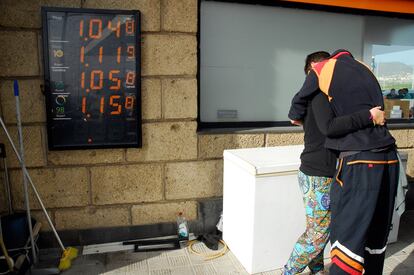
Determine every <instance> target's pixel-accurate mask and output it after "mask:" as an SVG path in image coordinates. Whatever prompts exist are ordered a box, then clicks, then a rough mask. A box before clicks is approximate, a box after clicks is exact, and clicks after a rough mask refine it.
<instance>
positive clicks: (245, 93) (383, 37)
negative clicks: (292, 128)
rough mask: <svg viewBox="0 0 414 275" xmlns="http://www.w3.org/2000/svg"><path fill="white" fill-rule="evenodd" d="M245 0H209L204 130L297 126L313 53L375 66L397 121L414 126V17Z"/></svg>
mask: <svg viewBox="0 0 414 275" xmlns="http://www.w3.org/2000/svg"><path fill="white" fill-rule="evenodd" d="M230 2H231V3H230ZM245 2H246V1H243V4H242V3H234V1H223V2H218V1H201V4H200V40H199V43H200V50H199V55H200V69H199V83H200V86H199V101H200V102H199V103H200V104H199V128H200V129H203V128H204V127H205V128H210V127H211V128H215V127H217V128H221V127H227V128H233V127H235V128H237V127H244V126H247V127H262V126H264V127H266V126H288V125H290V123H289V122H288V117H287V113H288V110H289V107H290V102H291V99H292V97H293V96H294V94H295V93H296V92H297V91H298V90H299V89H300V87H301V85H302V83H303V81H304V78H305V74H304V72H303V67H304V60H305V57H306V55H307V54H309V53H311V52H314V51H320V50H325V51H328V52H333V51H334V50H336V49H347V50H349V51H350V52H351V53H352V54H353V55H354V57H355V58H356V59H359V60H362V61H363V62H364V63H365V64H367V65H368V66H370V67H371V69H372V72H373V73H374V74H375V76H376V77H377V78H378V81H379V83H380V86H381V89H382V92H383V95H384V104H385V111H386V113H387V119H388V122H389V123H395V122H398V123H409V122H414V118H413V112H414V20H413V19H407V18H403V16H402V17H401V18H398V17H395V16H394V17H391V16H386V15H387V14H385V15H381V16H378V15H376V14H373V13H370V12H369V11H367V12H366V14H362V12H358V13H350V12H349V11H344V12H341V10H337V9H336V10H335V11H325V10H323V11H322V10H315V9H299V8H291V7H281V6H274V5H272V6H265V5H251V4H245ZM253 2H254V1H252V3H253Z"/></svg>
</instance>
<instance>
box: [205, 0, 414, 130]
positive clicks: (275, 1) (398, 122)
mask: <svg viewBox="0 0 414 275" xmlns="http://www.w3.org/2000/svg"><path fill="white" fill-rule="evenodd" d="M201 2H222V3H235V4H249V5H261V6H269V7H281V8H292V9H300V10H315V11H325V12H331V13H340V14H352V15H370V16H381V17H389V18H398V19H409V20H413V22H414V13H398V12H386V11H377V10H366V9H356V8H346V7H337V6H326V5H320V4H311V3H299V2H289V1H282V0H258V1H253V0H198V1H197V132H204V131H211V130H219V131H220V130H224V131H226V132H227V130H230V129H231V130H230V132H236V131H237V130H242V129H259V128H270V127H288V126H292V124H290V122H289V121H237V122H203V121H201V115H200V107H201V102H200V98H201V97H200V94H201V91H200V13H201V11H200V10H201ZM388 126H389V128H414V119H411V120H408V119H392V120H388ZM292 127H296V126H292ZM284 131H285V129H284Z"/></svg>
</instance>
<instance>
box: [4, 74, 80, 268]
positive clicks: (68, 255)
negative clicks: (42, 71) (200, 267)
mask: <svg viewBox="0 0 414 275" xmlns="http://www.w3.org/2000/svg"><path fill="white" fill-rule="evenodd" d="M14 89H15V91H14V92H15V96H16V97H18V95H19V91H18V90H19V88H18V84H17V81H16V80H15V82H14ZM0 124H1V126H2V127H3V130H4V132H5V133H6V136H7V139H8V140H9V142H10V145H11V146H12V148H13V151H14V153H15V154H16V157H17V159H18V161H19V163H20V166H21V167H22V171H23V177H26V178H27V180H28V181H29V183H30V186H31V187H32V189H33V192H34V194H35V195H36V198H37V200H38V202H39V204H40V206H41V208H42V210H43V213H44V214H45V217H46V220H47V222H48V223H49V225H50V228H51V229H52V231H53V233H54V235H55V237H56V240H57V241H58V243H59V246H60V248H61V249H62V251H63V252H62V257H61V259H60V262H59V267H58V268H59V270H66V269H69V268H70V266H71V261H72V260H73V259H75V258H76V257H77V256H78V250H77V249H76V248H74V247H67V248H66V247H65V246H64V245H63V243H62V241H61V239H60V237H59V234H58V233H57V231H56V228H55V226H54V225H53V223H52V221H51V219H50V217H49V215H48V213H47V211H46V208H45V206H44V204H43V202H42V200H41V198H40V195H39V193H38V192H37V189H36V186H35V185H34V183H33V181H32V178H31V177H30V175H29V172H28V171H27V169H26V166H25V164H24V162H23V160H22V158H21V157H20V154H19V152H18V151H17V149H16V146H15V145H14V143H13V140H12V138H11V136H10V134H9V132H8V130H7V128H6V125H5V124H4V122H3V119H2V118H1V117H0ZM26 191H27V190H26Z"/></svg>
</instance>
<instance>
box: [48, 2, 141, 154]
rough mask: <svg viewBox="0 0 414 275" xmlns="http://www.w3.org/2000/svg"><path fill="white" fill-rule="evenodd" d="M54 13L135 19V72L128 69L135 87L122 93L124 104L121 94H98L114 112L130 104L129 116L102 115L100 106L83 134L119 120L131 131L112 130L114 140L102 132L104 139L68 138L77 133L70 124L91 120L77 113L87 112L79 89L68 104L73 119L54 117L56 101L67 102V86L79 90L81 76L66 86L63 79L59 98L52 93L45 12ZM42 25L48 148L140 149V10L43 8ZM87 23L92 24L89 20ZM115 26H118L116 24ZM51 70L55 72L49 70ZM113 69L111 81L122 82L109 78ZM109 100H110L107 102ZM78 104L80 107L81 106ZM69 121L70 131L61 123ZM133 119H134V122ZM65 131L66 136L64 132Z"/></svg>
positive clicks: (92, 77) (133, 54)
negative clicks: (61, 92)
mask: <svg viewBox="0 0 414 275" xmlns="http://www.w3.org/2000/svg"><path fill="white" fill-rule="evenodd" d="M54 13H62V14H65V16H66V17H68V15H77V16H84V18H85V20H86V19H87V18H90V17H92V16H101V17H102V18H105V19H107V18H106V17H105V16H112V17H116V16H124V17H128V18H129V17H133V18H134V21H133V23H132V24H133V26H134V28H133V30H134V35H135V39H134V41H133V42H134V46H133V50H132V60H134V61H135V68H134V69H135V73H133V71H129V73H132V74H133V79H134V80H133V82H132V83H134V86H131V87H133V88H130V87H128V93H126V92H124V94H123V95H124V97H125V102H124V103H122V104H124V105H121V103H120V101H121V99H120V97H121V96H118V95H115V99H114V98H112V96H113V95H111V94H110V95H111V96H110V98H108V94H103V93H104V92H105V91H103V90H104V89H102V91H101V93H102V94H103V95H102V96H101V106H107V105H108V104H110V106H111V107H115V108H117V110H118V113H117V114H120V113H121V112H120V110H121V107H123V108H127V107H129V109H128V112H129V113H130V115H129V117H128V118H127V117H126V115H125V112H124V116H123V117H121V116H119V117H120V118H119V119H118V118H117V119H114V116H112V117H111V116H110V115H105V114H104V111H103V107H101V109H100V113H101V114H100V118H99V119H98V121H95V122H94V124H93V126H90V127H89V128H90V129H89V130H86V131H88V134H86V136H85V137H87V136H89V135H90V134H89V132H91V131H93V132H95V129H96V128H99V127H96V126H97V125H98V126H99V125H100V126H101V127H106V128H108V129H109V128H116V127H111V125H115V126H116V123H118V122H119V123H123V124H122V125H121V126H122V127H120V128H121V129H124V128H126V127H130V128H131V129H133V130H134V131H132V132H131V131H129V132H128V133H126V130H125V131H124V132H123V134H119V132H118V133H116V131H115V130H114V131H115V134H114V135H115V136H116V134H118V136H116V139H117V140H116V141H110V140H108V138H107V135H105V134H104V135H103V136H104V140H103V141H102V140H100V141H98V142H96V143H95V142H94V141H93V139H92V138H85V140H82V141H79V139H78V140H76V141H74V140H73V141H72V140H69V139H68V137H67V136H71V135H73V137H75V135H76V131H75V129H76V128H75V126H74V125H72V124H76V123H78V124H81V123H82V120H83V121H85V122H87V121H88V118H91V121H92V120H93V115H92V116H91V115H90V114H88V116H89V117H88V118H87V117H86V116H85V117H84V118H82V117H81V116H80V115H79V112H81V111H82V112H84V114H86V113H87V112H85V110H86V107H85V106H86V103H85V102H86V96H84V97H82V101H81V102H82V103H80V101H79V94H80V92H79V91H75V92H74V97H78V100H71V105H70V107H71V109H70V111H71V112H72V113H74V112H75V113H76V112H77V114H76V115H74V116H75V118H74V119H73V120H72V117H70V115H69V116H68V117H66V114H63V115H62V116H63V117H61V118H56V116H57V111H56V108H57V107H56V105H57V104H56V103H58V100H62V102H63V103H61V104H66V99H67V98H68V97H69V96H70V95H71V94H70V88H68V90H69V91H66V87H72V90H73V89H78V90H80V89H81V88H80V87H78V86H79V85H80V82H79V81H80V78H81V76H80V75H79V81H78V82H77V84H75V83H76V82H73V81H72V83H68V85H67V83H64V84H62V83H63V81H62V83H61V84H62V85H63V86H64V87H65V88H64V90H65V92H66V94H68V96H65V95H63V96H61V95H60V96H61V97H62V98H60V99H58V98H57V97H58V96H56V93H53V92H56V90H54V89H55V88H56V87H52V83H53V85H55V82H53V79H52V76H51V69H53V68H52V67H53V64H52V63H51V62H50V59H51V58H50V54H51V50H53V49H52V48H51V47H50V45H51V43H50V41H49V39H50V38H49V24H50V22H49V20H48V14H54ZM66 17H65V19H66ZM89 20H91V19H89ZM98 20H99V19H97V21H98ZM110 21H111V18H110V19H108V28H109V23H110ZM118 22H119V20H118ZM123 23H125V22H123ZM42 24H43V25H42V26H43V30H42V34H43V61H44V80H45V85H44V89H45V97H46V115H47V134H48V146H49V149H50V150H68V149H100V148H131V147H135V148H140V147H142V121H141V110H142V109H141V68H140V67H141V47H140V45H141V44H140V41H141V28H140V27H141V23H140V12H139V11H138V10H101V9H83V8H81V9H79V8H54V7H42ZM118 24H120V23H118ZM132 24H131V25H132ZM89 25H91V22H90V21H89ZM101 25H102V20H101ZM111 26H112V25H111ZM121 26H122V25H121ZM89 27H90V28H91V29H89V34H90V33H91V30H92V27H91V26H89ZM86 28H87V27H86ZM115 28H116V27H115ZM118 28H119V25H118ZM82 29H83V21H82ZM111 30H112V31H113V32H115V30H114V29H111ZM64 31H73V32H79V33H80V32H81V27H79V30H78V29H73V30H72V29H69V30H67V29H66V28H65V30H64ZM86 31H87V30H86ZM117 31H118V30H117ZM92 32H94V31H92ZM116 34H117V35H119V33H116ZM65 35H66V34H65ZM125 36H126V35H125ZM91 37H92V36H91ZM119 37H120V35H119V36H118V38H119ZM79 39H81V38H79ZM131 39H133V38H131ZM85 40H86V38H85ZM66 42H68V41H66ZM69 42H70V41H69ZM75 42H76V41H75ZM123 42H125V41H123ZM78 43H80V42H78ZM98 43H101V44H103V45H104V46H112V47H113V45H105V43H104V41H99V42H98ZM82 48H85V47H82ZM101 48H102V47H101ZM119 48H121V47H119ZM129 50H130V49H129V47H128V49H127V51H128V56H127V57H128V58H130V56H129ZM58 54H59V53H58ZM60 54H61V55H63V52H61V53H60ZM118 55H119V56H120V55H121V54H120V51H119V53H118ZM80 56H81V54H79V55H76V56H73V57H72V56H70V58H80ZM127 57H126V58H127ZM134 57H135V58H134ZM81 60H82V59H81ZM100 60H101V59H100ZM119 60H120V59H119ZM119 63H121V62H119ZM124 63H125V60H124ZM120 65H121V64H120ZM122 65H124V64H122ZM125 67H126V66H125V65H124V66H123V68H125ZM54 68H56V67H54ZM62 68H65V67H62ZM123 70H124V71H125V70H126V69H123ZM80 71H81V69H80ZM52 72H54V71H52ZM92 72H94V71H92ZM95 72H99V73H101V72H102V73H103V72H104V69H102V71H95ZM113 72H115V71H110V72H109V78H110V79H111V80H112V81H115V82H118V81H121V79H122V78H114V77H111V75H112V73H113ZM117 72H121V69H119V70H118V71H117ZM127 72H128V71H127ZM83 73H84V74H85V72H83ZM107 73H108V72H107ZM72 74H73V72H72ZM114 75H115V74H114ZM83 76H84V75H82V79H83ZM125 78H127V77H125ZM72 79H74V81H75V79H76V78H75V77H73V78H72ZM99 79H101V76H100V75H99ZM102 79H103V80H105V83H106V82H108V81H107V79H105V78H104V77H102ZM118 79H120V80H118ZM103 80H99V83H102V82H100V81H103ZM90 81H91V83H92V82H95V75H93V74H92V73H91V80H90ZM125 81H126V82H127V80H125ZM119 83H120V82H118V89H119V91H120V92H121V91H122V88H120V86H119ZM90 85H91V88H92V85H95V84H90ZM105 85H107V84H105ZM125 85H127V84H125ZM55 86H56V85H55ZM101 87H103V86H102V85H101ZM111 87H112V86H111ZM125 89H126V88H124V90H125ZM88 90H89V89H88ZM76 92H77V94H76ZM109 92H111V91H109ZM125 94H128V95H129V96H125ZM105 96H106V98H105ZM128 97H129V98H128ZM84 98H85V102H83V100H84ZM102 98H103V100H102ZM109 99H110V100H109ZM128 99H129V100H128ZM116 100H119V102H116ZM102 101H103V102H105V101H106V102H105V104H106V105H103V103H102ZM108 101H109V102H110V103H108ZM128 101H129V102H128ZM59 103H60V102H59ZM80 104H81V105H82V106H80ZM106 111H107V110H106ZM63 112H65V109H63ZM114 112H116V110H115V111H112V112H110V114H112V113H114ZM68 121H71V122H69V123H72V124H65V125H70V126H71V127H72V128H71V127H68V128H69V130H66V128H65V127H66V126H63V125H64V123H68ZM117 121H118V122H117ZM135 121H136V125H135ZM110 123H112V124H110ZM128 123H129V124H128ZM131 125H132V126H131ZM83 127H85V128H87V129H88V127H86V126H83ZM123 127H124V128H123ZM135 127H136V128H135ZM62 129H63V130H62ZM128 129H129V128H128ZM65 131H67V132H65ZM121 132H122V131H121ZM65 133H66V134H67V135H65ZM104 133H105V132H104ZM135 133H136V135H135ZM122 135H123V136H122ZM128 135H129V137H128ZM95 136H96V137H99V138H102V136H101V135H99V134H96V133H95ZM74 139H75V138H74Z"/></svg>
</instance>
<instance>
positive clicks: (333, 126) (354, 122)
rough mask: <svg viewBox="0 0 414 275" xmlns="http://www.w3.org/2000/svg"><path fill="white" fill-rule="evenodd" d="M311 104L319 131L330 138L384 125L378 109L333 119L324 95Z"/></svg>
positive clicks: (382, 115)
mask: <svg viewBox="0 0 414 275" xmlns="http://www.w3.org/2000/svg"><path fill="white" fill-rule="evenodd" d="M311 104H312V111H313V112H314V115H315V120H316V124H317V126H318V128H319V130H320V131H321V132H322V134H324V135H325V136H327V137H330V138H335V137H340V136H344V135H346V134H348V133H351V132H355V131H357V130H360V129H363V128H367V127H374V126H375V124H374V122H375V123H376V124H378V125H384V121H385V118H384V112H383V111H381V110H380V109H379V108H378V107H375V108H372V109H371V110H361V111H358V112H355V113H353V114H350V115H346V116H340V117H335V114H334V112H333V111H332V109H331V106H330V104H329V102H328V99H327V98H326V96H325V95H324V94H322V93H319V94H317V95H316V96H315V97H314V98H313V100H312V103H311Z"/></svg>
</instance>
